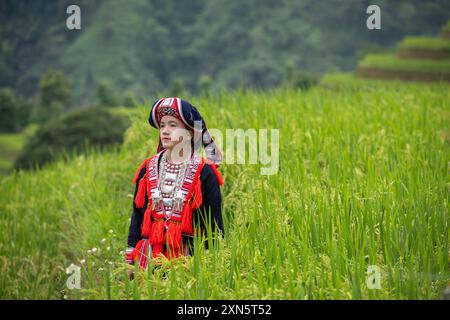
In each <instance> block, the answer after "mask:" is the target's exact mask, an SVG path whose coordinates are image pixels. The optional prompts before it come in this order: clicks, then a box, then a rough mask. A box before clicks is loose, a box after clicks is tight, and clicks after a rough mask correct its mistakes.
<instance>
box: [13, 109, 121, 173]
mask: <svg viewBox="0 0 450 320" xmlns="http://www.w3.org/2000/svg"><path fill="white" fill-rule="evenodd" d="M128 126H129V119H128V118H127V117H123V116H120V115H113V114H111V113H110V112H109V111H108V110H105V109H103V108H98V107H89V108H81V109H77V110H75V111H71V112H68V113H66V114H64V115H62V116H61V117H58V118H54V119H52V120H50V121H49V122H47V123H45V124H43V125H42V126H41V127H40V128H39V129H38V131H37V132H36V133H35V135H34V136H33V137H32V138H31V139H30V140H29V141H28V142H27V144H26V145H25V147H24V149H23V150H22V152H21V153H20V155H19V156H18V158H17V160H16V162H15V168H16V169H26V168H30V167H33V166H34V165H43V164H45V163H48V162H50V161H52V160H54V159H55V157H58V156H60V155H61V154H63V153H67V154H71V153H74V154H79V153H82V152H85V151H86V147H104V146H108V145H112V144H117V143H122V141H123V134H124V132H125V130H126V128H127V127H128Z"/></svg>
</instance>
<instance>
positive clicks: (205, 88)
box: [198, 74, 213, 94]
mask: <svg viewBox="0 0 450 320" xmlns="http://www.w3.org/2000/svg"><path fill="white" fill-rule="evenodd" d="M212 82H213V80H212V78H211V77H210V76H209V75H207V74H202V75H201V76H200V79H199V81H198V86H199V89H200V93H202V94H208V93H209V92H210V91H211V85H212Z"/></svg>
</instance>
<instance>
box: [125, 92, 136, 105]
mask: <svg viewBox="0 0 450 320" xmlns="http://www.w3.org/2000/svg"><path fill="white" fill-rule="evenodd" d="M122 104H123V105H124V106H125V107H128V108H132V107H135V106H136V105H137V104H138V103H137V101H136V99H135V98H134V97H133V95H132V94H131V93H127V94H125V97H124V98H123V103H122Z"/></svg>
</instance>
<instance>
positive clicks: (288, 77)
mask: <svg viewBox="0 0 450 320" xmlns="http://www.w3.org/2000/svg"><path fill="white" fill-rule="evenodd" d="M318 82H319V79H318V77H317V76H316V75H314V74H312V73H310V72H307V71H301V70H296V69H295V65H294V62H293V61H292V60H288V61H287V62H286V64H285V68H284V84H285V85H286V86H289V87H292V88H296V89H302V90H308V89H309V88H310V87H312V86H314V85H316V84H317V83H318Z"/></svg>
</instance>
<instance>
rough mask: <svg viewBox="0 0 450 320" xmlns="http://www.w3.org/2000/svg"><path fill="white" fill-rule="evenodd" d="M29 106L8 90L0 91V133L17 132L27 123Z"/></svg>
mask: <svg viewBox="0 0 450 320" xmlns="http://www.w3.org/2000/svg"><path fill="white" fill-rule="evenodd" d="M29 109H30V108H29V105H28V103H27V102H26V101H24V100H23V99H21V98H18V97H16V96H15V95H14V93H13V92H12V91H11V89H9V88H2V89H0V132H17V131H20V130H22V128H23V127H24V126H25V125H26V124H27V123H28V121H29Z"/></svg>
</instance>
